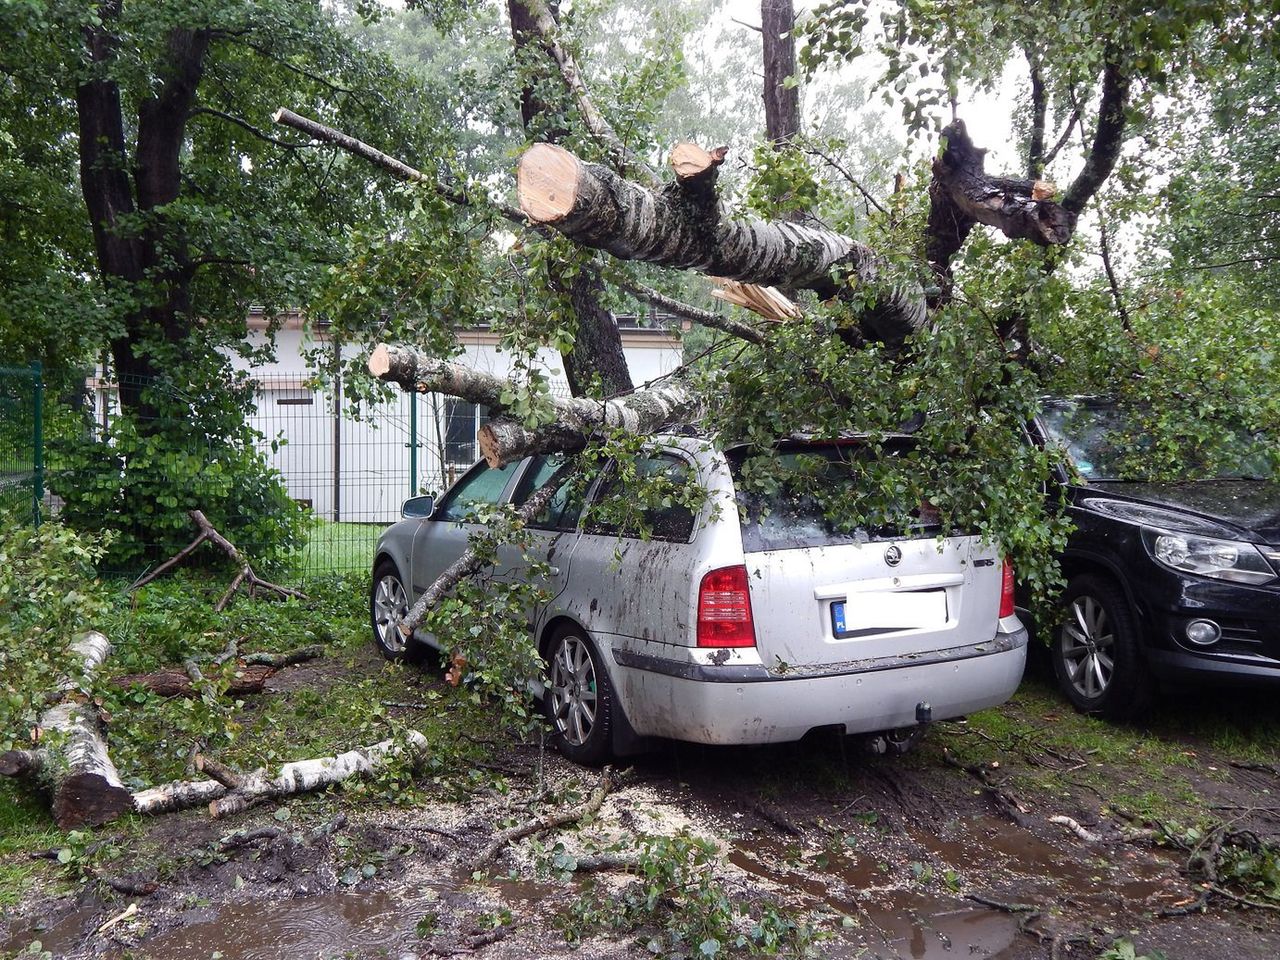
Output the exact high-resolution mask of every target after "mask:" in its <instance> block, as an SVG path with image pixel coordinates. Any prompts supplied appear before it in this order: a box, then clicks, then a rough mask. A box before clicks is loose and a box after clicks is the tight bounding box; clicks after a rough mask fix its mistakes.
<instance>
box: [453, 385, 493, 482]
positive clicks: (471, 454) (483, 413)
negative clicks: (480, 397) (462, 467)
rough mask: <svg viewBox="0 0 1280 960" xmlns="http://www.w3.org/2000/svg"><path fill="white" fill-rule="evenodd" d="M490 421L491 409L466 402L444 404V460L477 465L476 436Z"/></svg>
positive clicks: (457, 401) (455, 401)
mask: <svg viewBox="0 0 1280 960" xmlns="http://www.w3.org/2000/svg"><path fill="white" fill-rule="evenodd" d="M488 421H489V408H488V407H482V406H476V404H474V403H468V402H466V401H465V400H455V399H453V398H449V399H447V400H445V402H444V458H445V461H446V462H448V463H457V464H466V465H468V466H470V465H471V464H473V463H475V462H476V460H477V458H478V457H479V454H478V452H477V447H476V435H477V434H478V433H479V431H480V428H481V427H482V426H484V425H485V424H486V423H487V422H488Z"/></svg>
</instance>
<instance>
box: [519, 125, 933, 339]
mask: <svg viewBox="0 0 1280 960" xmlns="http://www.w3.org/2000/svg"><path fill="white" fill-rule="evenodd" d="M689 147H690V145H687V144H681V145H678V146H677V149H676V150H675V151H673V156H672V159H673V163H674V165H675V168H676V171H677V178H676V182H675V184H673V185H672V186H669V187H666V188H663V189H662V190H660V191H656V192H655V191H653V190H649V189H646V188H645V187H642V186H640V185H639V184H636V183H632V182H630V181H628V180H624V179H623V178H621V177H619V176H618V175H617V174H615V173H614V172H613V171H612V170H609V169H608V168H607V167H604V166H601V165H599V164H593V163H583V162H582V161H581V160H579V159H578V158H577V157H575V156H574V155H573V154H572V153H570V152H569V151H567V150H564V149H562V148H560V147H556V146H553V145H551V144H545V143H539V144H535V145H534V146H532V147H530V148H529V149H528V150H526V151H525V152H524V154H523V155H521V157H520V163H519V167H518V168H517V195H518V197H519V200H520V208H521V209H522V210H523V211H524V212H525V214H526V215H527V216H528V217H529V219H530V220H532V221H533V222H534V223H536V224H539V225H541V226H546V227H550V228H552V229H554V230H556V231H557V232H559V233H561V234H563V235H564V236H565V237H567V238H568V239H570V240H572V241H574V242H575V243H579V244H581V245H583V246H587V247H592V248H594V249H597V250H604V251H605V252H607V253H610V254H612V255H613V256H615V257H618V258H619V259H622V260H639V261H643V262H645V263H654V264H658V265H660V266H667V267H676V268H679V269H682V270H695V271H697V272H699V273H703V274H707V275H709V276H713V277H725V278H727V279H730V280H743V281H747V282H749V283H754V284H759V285H761V286H777V287H782V288H785V289H809V290H814V291H816V292H817V293H818V294H819V296H822V297H832V296H835V295H837V294H840V293H845V292H848V293H851V292H852V291H851V290H850V289H849V287H848V283H847V281H846V279H845V278H846V277H849V278H853V279H856V280H857V281H858V282H859V283H860V284H862V285H875V286H876V287H877V288H882V289H877V291H876V293H877V297H876V302H875V304H874V306H873V307H871V308H870V309H868V310H867V311H866V317H865V320H866V322H865V324H864V327H865V329H864V333H865V334H866V335H868V336H869V337H871V338H873V339H876V340H880V341H882V342H884V343H888V344H897V343H901V342H902V340H903V339H905V338H906V337H907V336H909V335H910V334H912V333H914V332H915V331H917V330H919V329H921V328H922V327H923V326H924V323H925V319H926V310H925V303H924V294H923V290H922V289H921V287H920V285H919V284H918V283H914V282H911V283H903V284H884V283H883V282H882V280H883V278H882V272H883V264H882V263H881V262H880V259H879V258H878V257H877V256H876V254H875V253H874V251H872V250H871V248H869V247H867V246H865V245H864V244H861V243H858V242H857V241H855V240H853V239H852V238H850V237H846V236H845V235H843V234H840V233H837V232H835V231H834V230H828V229H827V228H825V227H821V226H815V225H810V224H799V223H790V222H786V221H766V220H758V219H752V218H742V219H738V218H731V217H728V216H726V215H725V212H724V211H723V210H722V209H721V207H720V204H719V203H718V201H716V199H715V196H714V191H713V189H712V188H711V185H712V183H713V182H714V170H715V167H716V166H718V165H719V162H720V161H721V160H722V159H723V155H722V154H720V153H719V151H715V152H711V151H701V153H702V154H703V155H705V159H701V161H700V162H699V155H698V152H697V151H696V150H691V149H689Z"/></svg>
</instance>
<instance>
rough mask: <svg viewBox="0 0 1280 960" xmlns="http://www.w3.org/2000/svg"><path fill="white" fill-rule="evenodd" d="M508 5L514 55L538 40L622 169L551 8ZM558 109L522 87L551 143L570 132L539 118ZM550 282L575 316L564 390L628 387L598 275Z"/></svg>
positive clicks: (524, 113) (527, 117)
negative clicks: (559, 35) (562, 43)
mask: <svg viewBox="0 0 1280 960" xmlns="http://www.w3.org/2000/svg"><path fill="white" fill-rule="evenodd" d="M507 11H508V13H509V14H510V17H511V39H512V42H513V44H514V45H515V50H516V53H517V55H518V54H520V53H521V52H522V51H526V50H528V48H529V45H530V43H531V42H532V41H535V40H536V41H539V42H540V44H541V47H542V49H544V50H545V51H546V53H547V56H548V58H549V59H550V61H551V62H552V63H553V64H554V65H555V66H556V67H558V70H559V73H560V76H561V78H562V79H563V82H564V85H565V87H566V89H567V90H568V91H569V93H570V94H571V95H572V96H573V97H574V98H575V100H576V101H577V104H578V110H579V112H580V113H581V114H582V116H583V118H584V120H585V121H586V122H587V126H588V129H590V130H591V131H592V133H593V134H595V135H596V136H597V137H599V138H600V139H602V141H603V142H604V144H605V145H606V147H607V148H608V150H609V151H610V153H611V155H612V156H613V158H614V161H615V163H617V164H618V165H619V167H620V168H622V169H625V163H626V162H627V161H628V160H629V159H630V152H629V151H627V149H626V147H624V146H623V145H622V143H621V141H619V140H618V138H617V137H616V136H615V135H614V133H613V128H612V127H610V126H609V124H608V123H607V122H606V121H605V120H604V118H603V117H602V116H600V114H599V113H598V112H597V111H596V109H595V105H594V103H592V101H591V98H590V97H589V96H588V95H587V90H586V86H585V85H584V83H583V81H582V77H581V75H580V74H579V73H578V68H577V65H576V64H575V63H574V62H573V58H572V57H570V56H569V55H568V54H567V53H566V52H565V51H564V50H563V48H561V46H560V44H559V41H558V40H557V39H556V33H557V32H558V25H557V24H556V22H555V17H554V14H553V13H552V11H551V9H550V8H548V6H547V5H546V4H545V3H543V2H542V0H507ZM557 113H558V111H556V110H555V109H554V108H553V107H552V106H551V105H550V104H547V103H545V102H544V101H543V100H542V99H541V98H540V97H539V96H538V92H537V89H536V88H535V87H533V86H532V85H527V86H525V87H524V89H523V90H521V92H520V116H521V119H522V120H523V121H524V127H525V130H526V132H527V133H530V134H532V133H534V132H535V131H536V132H538V133H539V134H540V135H541V137H542V139H545V140H547V141H549V142H552V143H555V142H557V141H559V140H561V139H563V138H564V137H565V136H567V135H568V133H569V131H568V130H566V129H563V128H560V127H555V126H551V125H548V124H544V126H543V129H541V130H539V129H538V120H539V119H540V118H541V119H543V120H544V121H549V120H550V118H552V117H554V116H556V114H557ZM551 283H552V286H553V287H554V288H555V289H556V290H557V291H558V292H560V293H562V294H564V295H566V296H567V297H568V299H569V308H570V309H571V310H572V311H573V315H574V318H575V319H576V321H577V324H576V329H575V331H574V338H573V346H572V347H571V348H570V349H569V350H566V351H564V352H563V353H562V354H561V359H562V360H563V361H564V373H565V379H566V380H568V381H569V392H570V393H572V394H573V395H574V396H575V397H582V396H586V395H587V394H588V393H589V392H591V391H592V390H599V391H600V392H601V393H602V394H603V395H604V396H613V395H615V394H619V393H628V392H630V390H631V389H632V383H631V371H630V370H629V369H628V368H627V357H626V354H625V353H624V352H623V350H622V335H621V334H620V333H619V331H618V322H617V320H616V319H615V318H614V316H613V314H612V312H610V311H609V310H608V309H606V308H605V307H604V305H603V304H604V293H605V288H604V282H603V281H602V280H601V279H600V277H599V275H598V274H597V273H596V272H595V271H585V270H584V271H578V272H577V273H576V274H575V275H574V276H573V277H572V278H571V279H570V280H568V282H567V283H566V282H564V281H561V280H558V279H557V278H555V277H552V279H551Z"/></svg>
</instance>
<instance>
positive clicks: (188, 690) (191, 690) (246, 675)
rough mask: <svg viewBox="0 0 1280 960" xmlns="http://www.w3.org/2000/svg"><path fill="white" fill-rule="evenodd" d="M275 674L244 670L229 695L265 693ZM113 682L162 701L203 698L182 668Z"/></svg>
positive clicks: (267, 669)
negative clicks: (172, 698) (138, 687)
mask: <svg viewBox="0 0 1280 960" xmlns="http://www.w3.org/2000/svg"><path fill="white" fill-rule="evenodd" d="M275 672H276V668H275V667H272V666H244V667H241V668H240V669H239V670H237V671H236V675H235V676H234V677H233V678H232V679H231V682H230V684H229V685H228V686H227V690H226V692H227V693H228V694H230V695H232V696H242V695H244V694H250V693H261V692H262V688H263V686H264V685H265V684H266V682H267V680H268V678H270V677H271V675H272V674H273V673H275ZM111 682H112V683H113V684H114V685H115V686H117V687H131V686H134V685H135V684H136V685H137V686H140V687H145V688H146V689H148V690H150V691H151V692H152V693H155V694H158V695H160V696H162V697H194V696H199V694H200V691H199V690H198V689H197V687H196V684H195V682H194V681H193V680H192V678H191V675H190V674H189V673H188V672H187V671H186V670H185V669H184V668H182V667H169V668H166V669H164V670H156V671H153V672H152V673H128V674H125V675H124V676H120V677H115V678H114V679H113V680H112V681H111Z"/></svg>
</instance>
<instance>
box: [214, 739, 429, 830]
mask: <svg viewBox="0 0 1280 960" xmlns="http://www.w3.org/2000/svg"><path fill="white" fill-rule="evenodd" d="M406 737H407V740H408V742H407V743H406V744H404V745H401V744H398V743H396V742H395V741H394V740H383V741H381V742H379V743H375V744H373V745H372V746H369V747H358V748H356V749H355V750H348V751H347V752H346V753H340V754H338V755H337V756H336V757H319V758H317V759H315V760H295V761H294V762H292V763H286V764H284V765H283V766H281V767H280V770H279V772H278V773H277V774H276V775H275V776H274V777H272V776H268V775H267V773H266V772H265V771H263V770H258V771H255V772H254V773H250V774H245V775H244V776H243V777H241V778H239V779H240V782H239V786H238V787H236V789H234V790H231V791H229V792H228V793H226V794H225V795H224V796H222V797H220V798H218V799H215V800H214V801H213V802H211V803H210V804H209V813H210V814H211V815H212V816H213V818H214V819H217V818H219V817H225V816H229V815H231V814H233V813H239V812H241V811H242V810H247V809H249V808H250V807H252V806H254V805H256V804H259V803H262V802H263V801H266V800H273V799H276V798H279V797H287V796H292V795H293V794H297V793H307V792H309V791H312V790H320V789H323V788H324V787H328V786H332V785H333V784H336V783H341V782H342V781H343V780H348V779H350V778H351V777H357V776H369V775H371V774H375V773H378V772H379V771H381V770H384V769H386V767H387V766H388V765H390V764H391V763H393V762H395V761H397V760H401V759H404V760H406V761H407V762H408V763H409V764H410V765H411V766H413V767H417V766H418V765H419V764H421V763H422V761H423V760H425V759H426V757H427V753H428V752H429V749H430V747H429V744H428V743H427V738H426V737H424V736H423V735H422V734H420V733H418V732H417V731H416V730H410V731H408V733H407V735H406Z"/></svg>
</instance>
